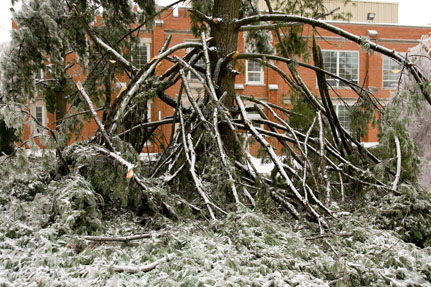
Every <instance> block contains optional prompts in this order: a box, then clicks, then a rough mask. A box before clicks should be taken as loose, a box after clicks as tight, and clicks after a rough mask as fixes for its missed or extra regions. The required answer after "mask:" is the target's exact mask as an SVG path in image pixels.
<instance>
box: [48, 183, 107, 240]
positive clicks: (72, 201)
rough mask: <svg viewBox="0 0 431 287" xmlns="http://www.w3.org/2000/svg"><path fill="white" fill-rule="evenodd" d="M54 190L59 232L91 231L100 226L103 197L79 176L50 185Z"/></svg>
mask: <svg viewBox="0 0 431 287" xmlns="http://www.w3.org/2000/svg"><path fill="white" fill-rule="evenodd" d="M50 188H51V189H53V190H55V203H54V212H55V216H56V218H55V221H56V223H55V224H56V226H57V228H58V229H59V231H60V233H69V232H73V233H91V232H94V231H97V230H99V229H100V228H101V226H102V222H101V217H102V214H101V212H100V210H99V206H98V205H99V204H102V203H103V198H102V197H101V196H100V195H99V194H97V193H96V192H95V191H94V189H93V187H92V186H91V184H90V183H89V182H87V181H86V180H85V179H84V178H82V177H80V176H76V177H71V178H68V179H65V180H64V181H62V182H59V183H53V184H51V186H50Z"/></svg>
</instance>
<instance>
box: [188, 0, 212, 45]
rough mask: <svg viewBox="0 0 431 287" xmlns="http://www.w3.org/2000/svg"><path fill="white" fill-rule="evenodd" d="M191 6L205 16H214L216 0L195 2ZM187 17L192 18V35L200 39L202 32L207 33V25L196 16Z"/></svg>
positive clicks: (195, 0) (194, 0)
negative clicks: (213, 10)
mask: <svg viewBox="0 0 431 287" xmlns="http://www.w3.org/2000/svg"><path fill="white" fill-rule="evenodd" d="M191 4H192V8H193V9H196V10H198V11H201V12H202V13H204V14H205V15H212V9H213V4H214V0H210V1H208V0H193V1H191ZM187 16H190V22H191V28H192V33H193V35H195V37H200V34H201V32H206V31H207V30H208V28H207V26H206V24H205V23H202V21H200V19H199V18H198V17H196V16H195V15H193V14H190V15H187Z"/></svg>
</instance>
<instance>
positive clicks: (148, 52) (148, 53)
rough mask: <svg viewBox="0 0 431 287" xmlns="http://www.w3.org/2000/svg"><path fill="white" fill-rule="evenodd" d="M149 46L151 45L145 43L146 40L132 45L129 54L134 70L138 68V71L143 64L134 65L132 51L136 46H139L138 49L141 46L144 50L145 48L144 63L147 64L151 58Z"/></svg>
mask: <svg viewBox="0 0 431 287" xmlns="http://www.w3.org/2000/svg"><path fill="white" fill-rule="evenodd" d="M150 44H151V43H149V42H148V41H146V39H141V41H140V42H138V43H135V44H133V46H132V48H131V51H130V52H131V53H130V61H131V62H132V64H133V65H134V66H135V67H136V68H138V69H141V68H142V67H143V66H144V65H145V64H143V65H142V64H139V65H135V63H134V59H133V57H134V51H133V50H134V49H135V47H136V46H139V47H141V46H144V47H145V48H146V50H147V59H146V62H145V63H148V62H149V61H150V58H151V48H150Z"/></svg>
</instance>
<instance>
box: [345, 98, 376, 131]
mask: <svg viewBox="0 0 431 287" xmlns="http://www.w3.org/2000/svg"><path fill="white" fill-rule="evenodd" d="M349 116H350V120H351V122H350V130H351V133H352V136H353V138H355V139H360V138H362V137H365V136H366V135H367V134H368V125H369V124H370V123H371V124H372V126H373V127H374V126H375V125H376V123H377V120H376V116H375V109H374V105H373V99H370V98H369V97H366V96H365V95H364V96H363V97H360V98H359V99H358V100H357V102H356V103H355V105H353V106H351V107H349Z"/></svg>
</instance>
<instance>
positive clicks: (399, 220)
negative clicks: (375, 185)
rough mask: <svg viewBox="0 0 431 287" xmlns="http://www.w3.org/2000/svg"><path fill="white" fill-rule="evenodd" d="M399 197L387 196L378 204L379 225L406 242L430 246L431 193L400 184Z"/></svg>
mask: <svg viewBox="0 0 431 287" xmlns="http://www.w3.org/2000/svg"><path fill="white" fill-rule="evenodd" d="M398 192H399V193H400V195H394V194H388V195H386V196H385V197H384V198H383V199H382V200H381V203H380V204H379V208H378V220H379V223H380V225H381V226H382V227H383V228H385V229H389V230H394V231H396V232H397V233H398V234H400V236H401V238H402V239H403V240H404V241H406V242H411V243H414V244H415V245H417V246H419V247H429V246H431V193H430V192H429V191H424V190H418V189H416V188H414V187H412V186H411V185H407V184H402V185H400V186H399V188H398Z"/></svg>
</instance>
